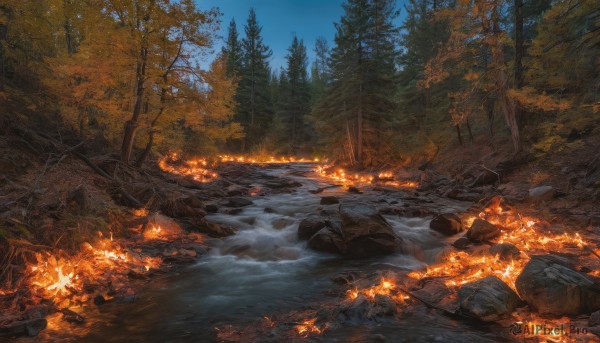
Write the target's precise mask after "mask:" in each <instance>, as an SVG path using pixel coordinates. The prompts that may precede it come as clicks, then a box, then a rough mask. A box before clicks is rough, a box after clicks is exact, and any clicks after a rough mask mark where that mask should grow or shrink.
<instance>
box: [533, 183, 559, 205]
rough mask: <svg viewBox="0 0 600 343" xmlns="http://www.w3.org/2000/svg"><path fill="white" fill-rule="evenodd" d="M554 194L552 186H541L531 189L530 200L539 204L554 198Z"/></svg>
mask: <svg viewBox="0 0 600 343" xmlns="http://www.w3.org/2000/svg"><path fill="white" fill-rule="evenodd" d="M554 193H555V190H554V187H552V186H540V187H535V188H531V189H530V190H529V197H528V200H529V201H530V202H532V203H534V204H538V203H541V202H544V201H548V200H551V199H552V198H554Z"/></svg>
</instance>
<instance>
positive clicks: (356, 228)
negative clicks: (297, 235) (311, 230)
mask: <svg viewBox="0 0 600 343" xmlns="http://www.w3.org/2000/svg"><path fill="white" fill-rule="evenodd" d="M339 214H340V218H341V222H339V223H338V222H336V221H333V222H331V221H328V222H326V223H325V225H326V226H325V227H324V228H322V229H320V230H319V231H318V232H317V233H316V234H314V235H313V236H312V237H311V238H310V240H309V242H308V246H309V247H311V248H312V249H315V250H319V251H327V252H337V253H340V254H343V255H347V256H351V257H367V256H377V255H385V254H391V253H394V252H396V251H397V250H398V248H399V246H400V243H401V241H402V240H401V238H400V237H398V236H396V234H395V233H394V230H393V229H392V227H391V225H390V224H389V223H388V222H387V221H386V220H385V219H384V218H383V217H382V216H381V215H380V214H379V213H377V210H376V209H375V208H373V207H369V206H365V205H342V206H340V209H339Z"/></svg>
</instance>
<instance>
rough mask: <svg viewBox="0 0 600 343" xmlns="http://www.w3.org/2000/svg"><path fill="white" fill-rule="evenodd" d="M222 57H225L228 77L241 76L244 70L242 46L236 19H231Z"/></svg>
mask: <svg viewBox="0 0 600 343" xmlns="http://www.w3.org/2000/svg"><path fill="white" fill-rule="evenodd" d="M221 52H222V55H223V56H225V59H226V66H227V76H228V77H234V76H236V77H237V76H239V73H240V71H241V69H242V57H243V56H242V46H241V43H240V40H239V37H238V31H237V25H236V24H235V19H231V22H230V23H229V30H228V33H227V40H226V41H225V45H224V46H223V48H222V49H221Z"/></svg>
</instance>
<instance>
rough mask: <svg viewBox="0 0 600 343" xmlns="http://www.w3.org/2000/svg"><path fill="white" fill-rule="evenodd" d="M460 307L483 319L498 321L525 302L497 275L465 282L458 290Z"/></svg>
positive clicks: (469, 313) (467, 312) (465, 311)
mask: <svg viewBox="0 0 600 343" xmlns="http://www.w3.org/2000/svg"><path fill="white" fill-rule="evenodd" d="M458 302H459V303H460V309H461V310H462V311H463V312H464V313H466V314H468V315H470V316H473V317H475V318H477V319H479V320H482V321H486V322H489V321H496V320H499V319H502V318H504V317H506V316H508V315H510V314H511V313H512V311H514V309H515V308H517V307H519V306H521V305H522V304H523V302H522V301H521V299H520V298H519V296H518V295H517V293H515V291H513V290H512V289H511V288H510V287H508V285H507V284H505V283H504V282H503V281H502V280H500V279H498V278H497V277H495V276H487V277H485V278H483V279H481V280H477V281H474V282H469V283H467V284H464V285H463V286H462V287H461V288H460V289H459V290H458Z"/></svg>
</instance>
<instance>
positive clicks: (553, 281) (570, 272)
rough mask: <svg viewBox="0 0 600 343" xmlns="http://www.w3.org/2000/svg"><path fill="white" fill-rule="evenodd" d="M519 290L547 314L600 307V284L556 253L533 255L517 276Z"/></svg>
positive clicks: (560, 313)
mask: <svg viewBox="0 0 600 343" xmlns="http://www.w3.org/2000/svg"><path fill="white" fill-rule="evenodd" d="M516 286H517V291H518V292H519V294H520V295H521V297H522V298H523V300H525V301H526V302H527V303H528V304H529V306H530V307H531V308H532V309H534V310H537V311H538V312H539V313H540V314H543V315H556V316H563V315H579V314H584V313H585V314H589V313H591V312H594V311H597V310H600V285H599V284H598V283H597V282H596V281H594V280H592V279H591V278H589V277H588V276H587V275H585V274H583V273H581V272H578V271H576V270H575V269H573V267H572V266H571V265H570V264H569V263H568V262H567V261H565V260H564V259H563V258H561V257H558V256H555V255H543V256H532V257H531V260H530V261H529V262H528V263H527V265H525V268H523V271H522V272H521V275H519V277H517V282H516Z"/></svg>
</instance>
